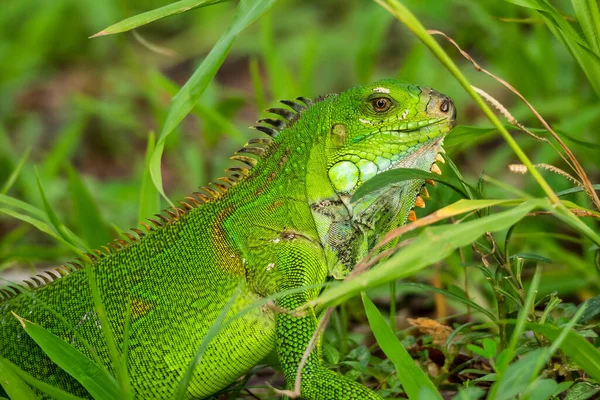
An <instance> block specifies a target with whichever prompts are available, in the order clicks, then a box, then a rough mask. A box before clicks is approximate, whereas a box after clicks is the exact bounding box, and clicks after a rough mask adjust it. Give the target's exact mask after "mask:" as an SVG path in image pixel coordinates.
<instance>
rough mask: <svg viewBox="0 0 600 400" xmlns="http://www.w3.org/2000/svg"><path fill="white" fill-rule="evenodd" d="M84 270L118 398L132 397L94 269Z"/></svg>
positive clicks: (127, 376) (126, 372)
mask: <svg viewBox="0 0 600 400" xmlns="http://www.w3.org/2000/svg"><path fill="white" fill-rule="evenodd" d="M83 271H85V273H86V275H87V278H88V283H89V286H90V291H91V292H92V299H93V300H94V309H95V310H96V315H97V316H98V321H99V323H100V327H101V329H102V336H103V337H104V342H105V343H106V347H107V348H108V354H109V356H110V360H111V363H112V367H113V371H114V373H115V376H116V381H115V383H116V384H117V385H116V386H117V390H118V392H119V397H118V398H120V399H123V400H129V399H132V398H133V392H132V391H131V389H130V387H129V374H128V371H127V369H126V368H125V367H124V364H123V363H122V362H121V356H120V353H119V350H118V348H117V341H116V339H115V334H114V332H113V330H112V329H111V325H110V323H109V321H108V315H107V314H106V307H105V306H104V303H103V302H102V297H101V295H100V290H99V288H98V284H97V281H96V276H95V275H94V274H95V272H94V269H92V268H89V266H88V268H84V269H83ZM128 340H129V339H128ZM110 377H111V378H112V379H115V378H114V377H113V376H110Z"/></svg>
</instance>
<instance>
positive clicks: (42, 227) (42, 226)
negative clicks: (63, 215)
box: [0, 208, 81, 254]
mask: <svg viewBox="0 0 600 400" xmlns="http://www.w3.org/2000/svg"><path fill="white" fill-rule="evenodd" d="M0 214H6V215H10V216H11V217H13V218H16V219H18V220H21V221H23V222H26V223H28V224H29V225H32V226H34V227H35V228H37V229H38V230H39V231H41V232H44V233H45V234H47V235H48V236H50V237H52V238H53V239H55V240H56V241H58V242H60V243H62V244H64V245H65V246H67V247H69V248H70V249H71V250H73V251H74V252H76V253H78V254H80V252H81V250H80V249H79V247H77V246H75V245H73V244H72V243H70V242H68V241H66V240H65V239H64V238H63V237H62V236H61V235H59V234H58V233H56V231H55V230H54V229H52V227H50V225H48V224H47V223H45V222H44V221H40V220H39V219H37V218H34V217H31V216H29V215H25V214H23V213H20V212H17V211H14V210H10V209H8V208H0Z"/></svg>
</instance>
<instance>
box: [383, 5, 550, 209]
mask: <svg viewBox="0 0 600 400" xmlns="http://www.w3.org/2000/svg"><path fill="white" fill-rule="evenodd" d="M375 2H376V3H378V4H379V5H381V6H382V7H384V8H385V9H387V10H388V11H389V12H390V13H391V14H392V15H394V16H395V17H396V18H397V19H398V20H399V21H400V22H402V23H403V24H404V25H406V27H407V28H408V29H410V30H411V31H412V32H413V33H414V34H415V35H416V36H417V37H418V38H419V39H420V40H421V41H422V42H423V43H424V44H425V45H426V46H427V47H429V49H430V50H431V51H432V52H433V54H434V55H435V56H436V57H437V58H438V59H439V60H440V62H441V63H442V64H443V65H444V66H445V67H446V68H447V69H448V70H449V71H450V73H451V74H452V75H454V77H455V79H456V80H457V81H458V83H460V84H461V86H462V87H463V88H464V89H465V91H466V92H467V93H468V94H469V95H470V96H471V97H472V98H473V100H474V101H475V103H477V105H478V106H479V108H480V109H481V110H482V111H483V113H484V114H485V115H486V117H488V119H489V120H490V122H491V123H492V124H493V125H494V126H495V127H496V129H498V131H499V132H500V134H501V135H502V137H503V138H504V140H505V141H506V143H507V144H508V145H509V146H510V148H511V149H512V150H513V151H514V153H515V154H516V155H517V157H518V158H519V159H520V160H521V162H522V163H523V164H524V165H525V166H526V167H527V170H528V171H529V173H530V174H531V176H532V177H533V178H534V179H535V181H536V182H537V183H538V185H540V187H541V188H542V189H543V190H544V192H545V193H546V195H547V196H548V197H549V198H550V200H551V201H552V203H555V204H557V203H559V199H558V197H556V194H555V193H554V191H553V190H552V188H551V187H550V185H548V183H547V182H546V181H545V180H544V178H543V177H542V175H541V174H540V173H539V172H538V171H537V170H536V169H535V167H534V166H533V164H532V162H531V160H529V158H528V157H527V155H526V154H525V152H524V151H523V150H522V149H521V147H519V144H518V143H517V142H516V141H515V139H514V138H513V137H512V136H511V135H510V133H509V132H508V131H507V130H506V128H504V126H503V124H502V123H501V122H500V120H499V119H498V117H496V115H495V114H494V112H493V111H492V110H491V109H490V107H488V105H487V103H486V102H485V101H484V100H483V99H482V98H481V96H479V95H478V94H477V93H476V92H475V90H474V89H473V88H472V87H471V84H470V83H469V81H468V80H467V78H466V77H465V76H464V75H463V74H462V72H460V70H459V69H458V67H457V66H456V64H455V63H454V61H452V59H451V58H450V57H449V56H448V54H447V53H446V52H445V51H444V50H443V49H442V48H441V46H440V45H439V44H438V43H437V42H436V41H435V40H434V39H433V37H432V36H431V35H430V34H429V33H428V32H427V30H426V29H425V28H424V27H423V25H422V24H421V22H420V21H419V20H418V19H417V18H416V17H415V16H414V15H413V14H412V12H410V10H409V9H408V8H407V7H406V6H404V5H403V4H402V3H400V2H399V1H398V0H375Z"/></svg>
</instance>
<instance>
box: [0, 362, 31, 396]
mask: <svg viewBox="0 0 600 400" xmlns="http://www.w3.org/2000/svg"><path fill="white" fill-rule="evenodd" d="M0 385H2V388H3V389H4V391H5V392H6V394H8V395H9V396H10V398H11V399H12V400H29V399H37V398H38V397H37V396H36V395H35V393H34V392H33V390H31V388H30V387H29V386H27V384H26V383H25V382H24V381H23V379H21V377H19V375H18V374H17V373H16V372H15V371H14V370H13V368H12V367H11V365H10V364H9V362H8V361H7V360H5V359H4V358H0Z"/></svg>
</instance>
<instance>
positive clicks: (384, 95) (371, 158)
mask: <svg viewBox="0 0 600 400" xmlns="http://www.w3.org/2000/svg"><path fill="white" fill-rule="evenodd" d="M331 109H332V112H331V117H330V125H331V131H330V134H329V137H328V140H327V157H328V168H329V170H328V175H329V179H330V180H331V183H332V185H333V187H334V188H335V190H336V191H337V192H338V193H341V194H352V193H354V191H355V190H356V189H357V188H358V187H359V186H360V185H361V184H362V183H363V182H365V181H367V180H369V179H371V178H373V177H374V176H375V175H377V174H379V173H381V172H384V171H387V170H390V169H393V168H398V167H404V168H419V169H424V170H427V171H428V170H429V169H430V168H431V165H432V163H433V161H434V159H435V156H436V155H437V154H438V152H439V151H440V149H441V144H442V140H443V137H444V135H445V134H446V133H448V132H449V131H450V130H451V129H452V127H453V126H454V120H455V117H456V110H455V108H454V104H453V103H452V100H451V99H450V98H449V97H448V96H445V95H443V94H441V93H438V92H436V91H435V90H433V89H429V88H425V87H420V86H417V85H412V84H407V83H403V82H400V81H397V80H394V79H386V80H381V81H378V82H375V83H373V84H371V85H366V86H359V87H356V88H352V89H350V90H347V91H345V92H343V93H340V94H339V96H338V97H337V99H336V101H335V103H334V104H333V106H332V107H331Z"/></svg>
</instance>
